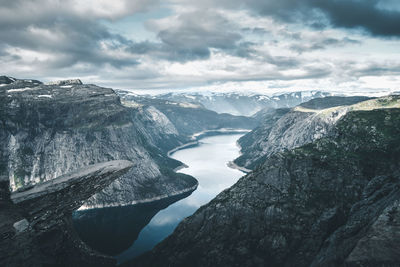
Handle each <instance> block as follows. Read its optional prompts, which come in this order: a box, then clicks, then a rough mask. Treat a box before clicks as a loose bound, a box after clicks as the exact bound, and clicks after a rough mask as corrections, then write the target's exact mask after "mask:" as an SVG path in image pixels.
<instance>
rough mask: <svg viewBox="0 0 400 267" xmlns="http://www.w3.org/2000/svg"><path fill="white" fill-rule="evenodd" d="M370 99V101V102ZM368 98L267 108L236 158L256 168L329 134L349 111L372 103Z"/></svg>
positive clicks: (319, 100)
mask: <svg viewBox="0 0 400 267" xmlns="http://www.w3.org/2000/svg"><path fill="white" fill-rule="evenodd" d="M367 100H370V101H367ZM374 101H375V100H374V99H371V98H368V97H361V96H356V97H338V96H328V97H324V98H315V99H312V100H310V101H308V102H305V103H302V104H300V105H299V106H298V107H295V108H293V109H291V110H289V109H276V110H275V109H267V110H263V111H260V112H259V113H258V114H257V115H256V116H257V117H258V119H259V120H261V123H260V125H259V126H258V127H256V128H255V129H253V131H251V132H250V133H248V134H246V135H245V136H243V137H241V138H240V139H239V141H238V144H239V145H240V146H241V152H242V155H241V156H240V157H239V158H237V159H236V160H235V163H236V164H237V165H239V166H241V167H245V168H248V169H255V168H256V167H257V166H258V165H259V164H261V163H262V162H264V161H265V159H266V158H267V157H269V156H270V155H272V154H274V153H276V152H281V151H284V150H286V149H293V148H296V147H299V146H302V145H305V144H307V143H312V142H314V141H315V140H317V139H319V138H321V137H324V136H327V135H329V134H330V133H331V130H332V129H333V128H334V126H335V124H336V123H337V122H338V121H339V120H340V118H342V117H343V116H344V115H345V114H346V113H347V112H349V111H350V110H353V109H358V108H361V107H358V106H357V103H361V102H363V103H369V102H373V103H374Z"/></svg>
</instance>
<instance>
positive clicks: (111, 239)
mask: <svg viewBox="0 0 400 267" xmlns="http://www.w3.org/2000/svg"><path fill="white" fill-rule="evenodd" d="M242 135H243V134H231V135H218V136H212V137H206V138H203V139H201V140H200V145H199V146H196V147H192V148H186V149H183V150H179V151H177V152H175V153H174V154H172V156H171V157H172V158H174V159H177V160H180V161H182V162H183V163H185V164H186V165H188V166H189V167H188V168H185V169H181V170H180V171H179V172H182V173H185V174H189V175H192V176H193V177H195V178H196V179H197V180H198V181H199V186H198V188H197V190H196V191H194V192H193V193H192V194H191V195H189V196H187V197H186V198H183V199H181V200H179V201H176V199H167V200H161V201H156V202H154V203H147V204H142V205H139V206H137V205H135V206H132V207H121V208H110V209H100V210H98V211H92V213H90V211H89V212H86V213H82V214H81V215H84V216H81V217H80V218H79V216H78V215H75V217H76V218H78V219H80V220H78V219H77V220H76V221H78V222H79V223H77V224H76V228H77V231H78V233H80V235H81V238H82V239H83V240H84V241H85V242H87V243H88V244H89V245H92V246H94V247H95V248H96V249H98V250H100V251H102V252H105V253H107V252H108V253H109V254H112V255H116V258H117V259H118V262H119V263H122V262H125V261H127V260H130V259H132V258H134V257H136V256H138V255H140V254H142V253H143V252H146V251H148V250H151V249H152V248H153V247H154V246H155V245H156V244H157V243H159V242H161V241H162V240H163V239H164V238H166V237H167V236H168V235H170V234H171V233H172V232H173V231H174V229H175V228H176V226H177V225H178V224H179V222H180V221H182V220H183V219H184V218H186V217H188V216H190V215H192V214H193V213H194V212H195V211H196V210H197V209H198V208H199V207H200V206H202V205H204V204H206V203H208V202H209V201H210V200H211V199H213V198H214V197H215V196H216V195H217V194H218V193H220V192H221V191H223V190H224V189H226V188H228V187H230V186H232V185H233V184H234V183H235V182H236V181H237V180H238V179H239V178H240V177H241V176H243V173H242V172H240V171H238V170H235V169H231V168H229V167H228V166H227V163H228V162H229V161H231V160H233V159H235V158H237V157H238V156H239V148H238V147H237V146H236V141H237V140H238V139H239V138H240V137H241V136H242ZM175 201H176V202H175ZM173 202H175V203H173ZM171 203H173V204H171ZM78 214H79V213H78ZM88 215H90V216H88ZM93 224H95V226H94V225H93ZM96 224H97V226H96ZM96 227H97V228H98V229H96ZM117 229H118V230H117ZM98 231H101V232H100V233H102V234H99V232H98ZM95 232H97V234H96V233H95ZM103 234H104V235H103ZM82 235H83V236H82ZM85 235H86V236H85ZM106 237H107V238H106ZM129 242H130V244H132V245H131V246H130V247H129V248H128V249H126V250H124V251H123V252H120V251H121V249H119V248H120V247H121V248H122V247H124V246H125V247H127V245H126V244H127V243H129ZM100 245H102V247H101V249H100V248H99V246H100ZM118 250H119V252H118V253H117V251H118ZM110 252H111V253H110Z"/></svg>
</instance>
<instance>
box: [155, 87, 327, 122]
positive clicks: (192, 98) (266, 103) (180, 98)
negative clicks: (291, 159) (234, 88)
mask: <svg viewBox="0 0 400 267" xmlns="http://www.w3.org/2000/svg"><path fill="white" fill-rule="evenodd" d="M329 95H330V93H327V92H321V91H305V92H292V93H286V94H279V95H272V96H267V95H261V94H241V93H208V94H206V93H204V94H202V93H168V94H161V95H157V96H155V97H154V98H157V99H165V100H170V101H175V102H181V103H192V104H196V105H199V106H203V107H204V108H206V109H209V110H213V111H215V112H217V113H229V114H232V115H241V116H251V115H253V114H255V113H256V112H258V111H260V110H261V109H264V108H289V107H294V106H297V105H298V104H300V103H303V102H306V101H308V100H310V99H313V98H320V97H325V96H329Z"/></svg>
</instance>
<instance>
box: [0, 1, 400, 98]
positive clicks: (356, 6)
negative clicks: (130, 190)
mask: <svg viewBox="0 0 400 267" xmlns="http://www.w3.org/2000/svg"><path fill="white" fill-rule="evenodd" d="M0 69H1V73H0V75H9V76H13V77H16V78H29V79H38V80H41V81H44V82H47V81H52V80H59V79H66V78H80V79H81V80H82V81H83V82H85V83H94V84H97V85H101V86H107V87H112V88H121V89H130V90H133V91H136V92H162V91H169V90H173V91H185V90H189V91H247V92H253V91H254V92H256V91H257V92H265V93H268V92H281V91H282V92H283V91H285V92H287V91H298V90H328V91H341V92H380V91H396V90H400V85H399V84H400V1H398V0H280V1H276V0H218V1H211V0H201V1H199V0H167V1H158V0H112V1H111V0H0Z"/></svg>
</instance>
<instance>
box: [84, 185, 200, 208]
mask: <svg viewBox="0 0 400 267" xmlns="http://www.w3.org/2000/svg"><path fill="white" fill-rule="evenodd" d="M198 186H199V183H198V182H197V183H196V185H194V186H192V187H189V188H186V189H182V190H179V191H176V192H175V193H172V194H164V195H159V196H157V197H152V198H145V199H141V200H134V201H132V202H130V203H124V204H108V205H96V206H86V205H83V206H81V207H80V208H79V209H77V210H76V211H85V210H93V209H103V208H116V207H125V206H133V205H137V204H145V203H151V202H154V201H158V200H163V199H167V198H170V197H177V196H179V195H183V194H186V193H189V192H193V191H195V190H196V189H197V187H198Z"/></svg>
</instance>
